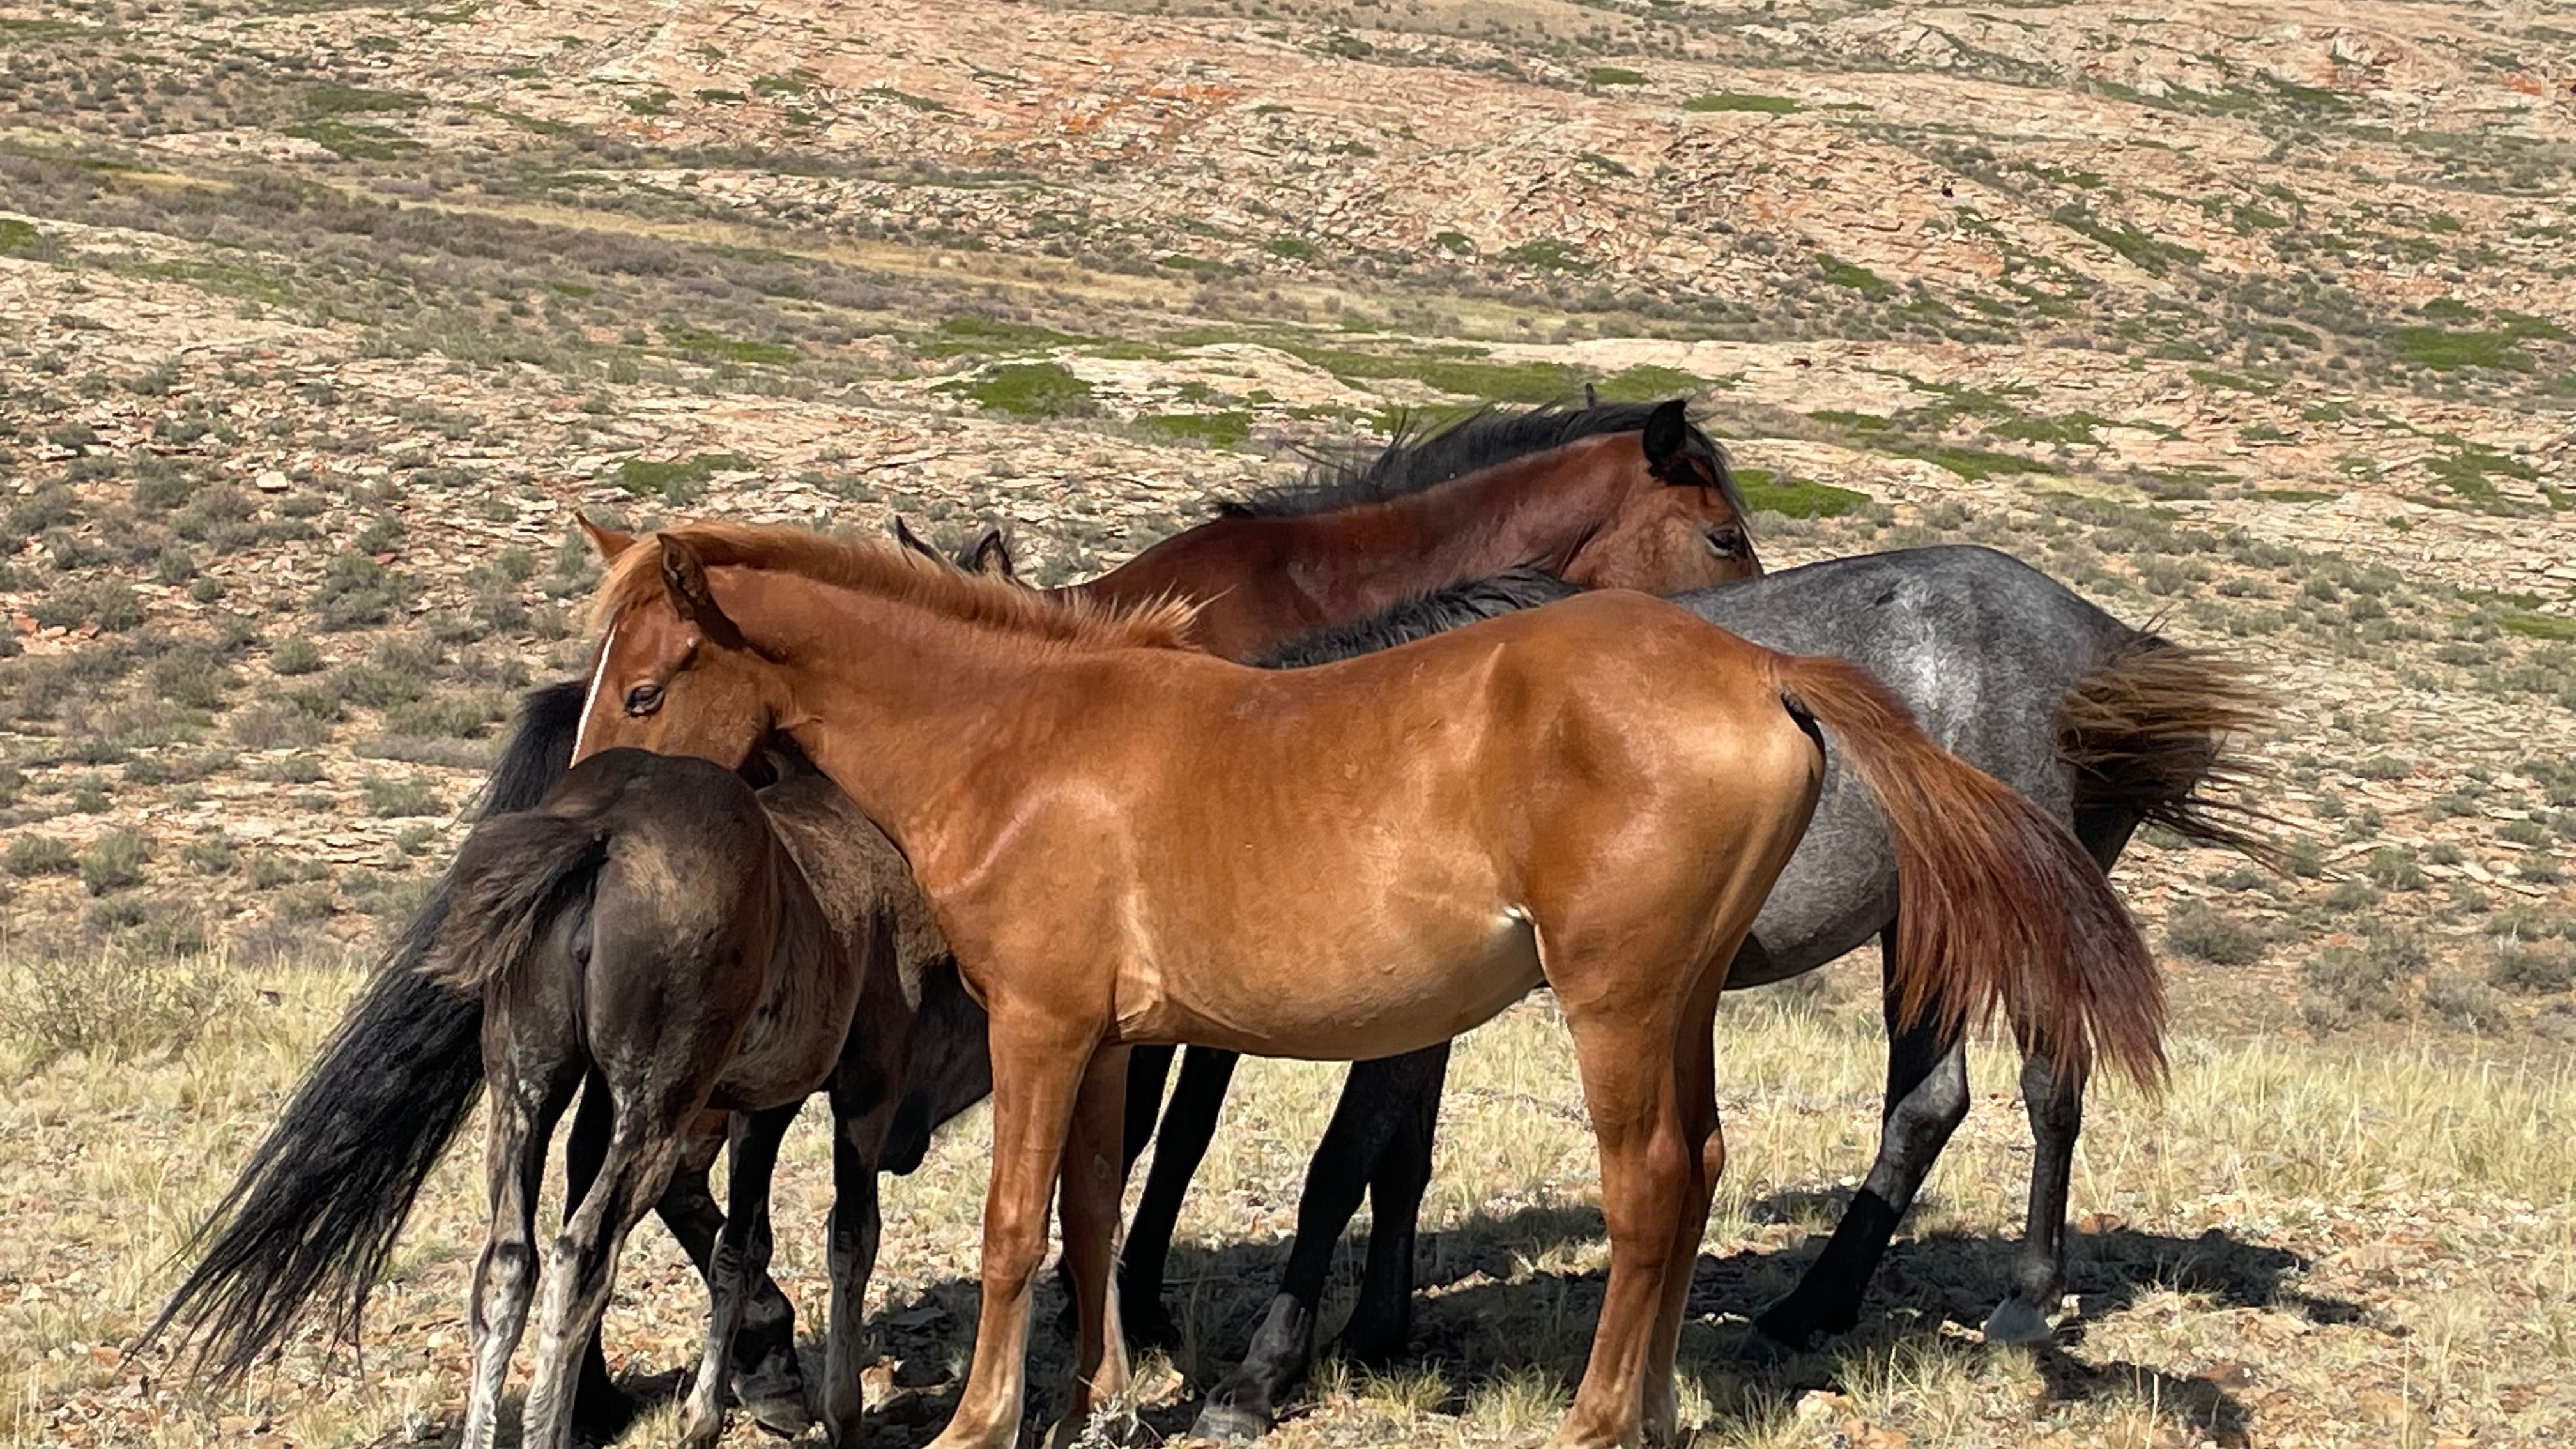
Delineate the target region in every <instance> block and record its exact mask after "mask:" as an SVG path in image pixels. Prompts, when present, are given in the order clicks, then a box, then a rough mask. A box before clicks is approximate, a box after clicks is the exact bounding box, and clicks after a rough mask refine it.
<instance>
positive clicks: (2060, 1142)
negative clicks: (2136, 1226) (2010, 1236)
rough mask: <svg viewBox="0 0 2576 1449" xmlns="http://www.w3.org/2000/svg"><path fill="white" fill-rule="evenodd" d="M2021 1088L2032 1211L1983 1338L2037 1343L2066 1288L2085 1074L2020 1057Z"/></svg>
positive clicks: (2046, 1338)
mask: <svg viewBox="0 0 2576 1449" xmlns="http://www.w3.org/2000/svg"><path fill="white" fill-rule="evenodd" d="M2021 1095H2022V1102H2023V1104H2024V1105H2025V1106H2026V1107H2027V1108H2028V1109H2029V1111H2030V1135H2031V1142H2032V1145H2033V1146H2034V1147H2035V1149H2036V1151H2034V1153H2033V1154H2032V1157H2031V1164H2030V1216H2029V1217H2028V1219H2027V1220H2026V1221H2025V1223H2024V1225H2023V1228H2022V1238H2021V1248H2020V1250H2019V1251H2018V1252H2017V1253H2015V1254H2014V1256H2013V1291H2012V1295H2011V1296H2010V1297H2008V1298H2006V1299H2004V1301H2003V1302H2001V1303H1999V1304H1997V1305H1995V1311H1994V1312H1993V1313H1992V1314H1990V1315H1988V1317H1987V1319H1986V1342H1988V1343H2003V1344H2023V1345H2028V1344H2040V1343H2046V1342H2048V1341H2049V1340H2050V1338H2051V1337H2053V1330H2051V1329H2050V1327H2049V1324H2048V1316H2049V1314H2050V1313H2052V1312H2054V1311H2056V1308H2057V1300H2058V1295H2060V1294H2062V1293H2064V1292H2065V1291H2066V1191H2067V1186H2068V1179H2069V1178H2071V1177H2072V1176H2073V1175H2074V1171H2075V1139H2076V1135H2077V1134H2078V1133H2079V1132H2081V1131H2082V1130H2083V1126H2084V1082H2083V1079H2082V1078H2080V1077H2079V1078H2077V1079H2075V1080H2073V1081H2070V1082H2064V1083H2061V1082H2059V1081H2058V1080H2057V1077H2056V1074H2055V1073H2053V1072H2051V1071H2050V1070H2049V1067H2048V1059H2047V1058H2046V1057H2045V1056H2033V1057H2030V1058H2028V1059H2027V1060H2025V1061H2024V1062H2023V1063H2022V1067H2021Z"/></svg>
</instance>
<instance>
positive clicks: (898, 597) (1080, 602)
mask: <svg viewBox="0 0 2576 1449" xmlns="http://www.w3.org/2000/svg"><path fill="white" fill-rule="evenodd" d="M657 536H664V537H669V538H673V539H677V540H678V541H680V542H682V543H685V544H687V545H688V546H689V547H690V549H692V550H693V551H695V552H696V554H697V556H698V558H699V560H700V561H701V562H702V563H704V564H705V565H706V566H707V567H708V568H711V569H715V568H752V569H763V570H767V571H770V572H773V573H783V574H793V575H795V576H796V577H798V578H802V579H807V580H810V581H812V582H814V583H817V584H821V585H823V586H825V587H826V588H836V589H850V590H854V591H856V592H859V593H863V594H872V595H875V596H876V597H878V598H883V599H891V600H894V601H895V602H898V603H902V604H908V605H911V606H912V607H914V608H918V609H923V610H926V611H928V612H930V613H934V614H941V615H944V616H946V617H948V618H951V619H956V620H960V621H963V622H966V623H971V624H982V625H986V626H988V627H991V628H994V629H997V630H1001V631H1005V632H1009V633H1015V634H1021V635H1027V636H1032V637H1035V638H1039V639H1044V640H1047V641H1050V642H1053V643H1059V644H1070V645H1074V646H1076V647H1079V648H1084V649H1189V648H1193V647H1194V646H1193V645H1192V644H1191V643H1190V638H1189V633H1190V621H1191V620H1192V619H1193V618H1194V617H1196V615H1197V614H1198V605H1197V604H1195V603H1193V602H1191V601H1189V600H1187V599H1180V598H1158V599H1150V600H1147V601H1146V602H1144V603H1141V604H1133V605H1125V606H1120V605H1113V604H1102V603H1096V602H1094V601H1092V600H1090V599H1088V598H1085V597H1083V596H1081V595H1078V594H1051V593H1048V592H1045V591H1041V590H1037V589H1028V588H1023V587H1021V586H1020V585H1018V584H1016V583H1013V582H1011V581H1009V580H1007V579H994V578H987V577H984V576H982V575H978V574H969V573H963V572H960V571H959V570H956V569H953V568H948V567H945V566H942V565H939V564H935V563H932V562H930V561H928V560H925V559H921V558H919V557H917V556H916V555H914V554H913V553H911V552H910V551H908V550H905V549H899V548H895V547H893V546H891V545H888V544H881V543H877V542H874V541H872V540H861V539H846V538H834V537H832V536H830V535H828V534H822V533H815V532H813V531H811V530H808V529H802V528H788V527H783V526H780V525H775V524H752V523H716V522H702V523H684V524H680V525H678V526H677V527H673V528H666V529H663V530H661V532H660V534H659V535H650V534H648V535H646V536H645V537H644V538H641V539H638V540H637V541H636V546H635V547H632V548H629V549H627V550H626V551H625V552H624V553H621V554H619V555H618V556H617V559H616V561H615V562H613V563H611V564H610V565H609V566H608V577H607V578H606V579H605V580H604V581H603V582H602V583H601V584H600V586H599V595H598V598H597V601H596V602H595V603H594V604H593V606H592V613H591V622H592V628H593V629H594V631H596V632H599V633H601V634H603V635H604V634H605V633H606V631H607V628H608V626H609V625H611V624H613V623H615V622H616V620H617V618H618V617H619V616H620V615H622V614H624V613H625V612H626V611H627V610H628V609H630V608H633V607H634V606H636V605H638V604H641V603H645V602H647V601H649V600H652V599H655V598H659V597H660V596H661V594H662V591H663V583H662V573H661V550H660V549H659V548H656V547H648V546H646V545H648V544H650V543H651V542H652V540H653V538H655V537H657Z"/></svg>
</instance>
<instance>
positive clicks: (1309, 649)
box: [1255, 569, 1583, 669]
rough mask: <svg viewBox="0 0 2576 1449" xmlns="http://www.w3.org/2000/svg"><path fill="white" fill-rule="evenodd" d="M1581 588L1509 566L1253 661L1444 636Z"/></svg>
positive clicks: (1317, 660) (1309, 661)
mask: <svg viewBox="0 0 2576 1449" xmlns="http://www.w3.org/2000/svg"><path fill="white" fill-rule="evenodd" d="M1582 592H1583V591H1582V590H1581V589H1578V588H1576V587H1575V586H1574V585H1572V584H1569V583H1567V582H1565V581H1564V580H1563V579H1560V578H1557V577H1555V576H1553V575H1551V574H1544V573H1541V572H1539V571H1538V570H1537V569H1513V570H1512V571H1511V572H1509V573H1501V574H1496V575H1494V576H1493V577H1492V578H1489V579H1476V580H1473V581H1471V582H1468V583H1463V584H1452V585H1450V586H1449V587H1448V588H1445V589H1440V590H1436V591H1434V592H1432V593H1428V594H1423V595H1420V596H1418V597H1416V598H1411V599H1407V600H1405V601H1404V602H1403V603H1401V604H1396V605H1394V606H1392V607H1390V608H1387V609H1384V610H1381V611H1380V612H1378V613H1376V614H1374V615H1371V616H1370V617H1368V618H1366V619H1362V620H1360V621H1359V622H1358V623H1356V624H1344V625H1342V626H1341V627H1340V628H1337V629H1318V630H1316V631H1315V632H1314V633H1312V634H1306V635H1301V636H1299V637H1298V638H1295V639H1292V640H1290V641H1289V642H1287V643H1286V644H1283V645H1281V646H1279V648H1277V649H1276V650H1274V651H1272V652H1271V653H1269V654H1266V655H1264V656H1262V657H1261V658H1260V659H1259V660H1256V661H1255V662H1256V663H1258V664H1259V665H1260V666H1261V667H1262V668H1264V669H1305V668H1308V667H1310V666H1313V665H1317V664H1331V663H1333V662H1334V661H1336V660H1340V659H1354V658H1357V657H1358V656H1360V655H1362V654H1375V653H1376V652H1378V651H1379V650H1381V649H1392V648H1394V647H1395V646H1396V645H1398V644H1410V643H1412V642H1413V641H1414V640H1416V639H1427V638H1430V637H1431V636H1432V635H1434V634H1446V633H1448V632H1449V631H1450V630H1452V629H1460V628H1464V627H1466V626H1467V625H1469V624H1473V623H1475V622H1477V621H1478V620H1480V619H1491V618H1493V617H1495V616H1496V615H1500V614H1516V613H1519V612H1520V611H1521V610H1523V609H1535V608H1537V607H1538V606H1539V605H1541V604H1553V603H1555V602H1556V601H1557V600H1559V599H1570V598H1572V597H1574V596H1575V595H1576V594H1579V593H1582Z"/></svg>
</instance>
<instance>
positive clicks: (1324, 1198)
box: [1155, 1042, 1449, 1439]
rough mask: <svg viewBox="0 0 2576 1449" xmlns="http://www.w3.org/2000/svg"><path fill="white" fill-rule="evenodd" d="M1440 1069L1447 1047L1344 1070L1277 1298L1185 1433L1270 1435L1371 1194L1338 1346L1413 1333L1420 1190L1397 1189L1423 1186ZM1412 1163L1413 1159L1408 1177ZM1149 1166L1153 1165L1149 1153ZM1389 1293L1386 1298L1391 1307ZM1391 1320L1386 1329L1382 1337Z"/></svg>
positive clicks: (1443, 1070) (1373, 1344) (1310, 1350)
mask: <svg viewBox="0 0 2576 1449" xmlns="http://www.w3.org/2000/svg"><path fill="white" fill-rule="evenodd" d="M1448 1064H1449V1044H1448V1043H1446V1042H1443V1043H1441V1044H1440V1045H1438V1046H1436V1047H1425V1048H1424V1049H1422V1050H1421V1051H1418V1052H1407V1053H1405V1054H1404V1055H1402V1056H1398V1057H1383V1058H1380V1059H1378V1060H1376V1061H1367V1062H1355V1063H1353V1064H1352V1066H1351V1070H1350V1075H1349V1076H1348V1077H1346V1078H1345V1079H1344V1080H1343V1082H1342V1096H1341V1100H1340V1101H1339V1102H1337V1103H1335V1104H1334V1107H1333V1120H1332V1122H1331V1124H1330V1125H1328V1126H1327V1127H1325V1129H1324V1138H1323V1140H1322V1141H1321V1142H1319V1143H1317V1144H1316V1145H1315V1155H1314V1157H1313V1158H1312V1159H1311V1160H1310V1161H1309V1162H1308V1163H1307V1164H1306V1187H1305V1190H1304V1191H1303V1192H1301V1193H1300V1194H1299V1195H1298V1198H1297V1236H1296V1239H1295V1240H1294V1241H1293V1242H1292V1243H1290V1245H1289V1248H1288V1266H1287V1270H1286V1271H1285V1272H1283V1273H1282V1274H1281V1275H1280V1280H1279V1292H1278V1295H1277V1296H1276V1297H1274V1298H1272V1299H1271V1300H1270V1306H1269V1308H1268V1309H1266V1310H1264V1312H1263V1313H1262V1317H1261V1326H1260V1327H1259V1328H1257V1329H1255V1330H1253V1334H1252V1344H1251V1346H1250V1347H1248V1348H1246V1349H1245V1350H1244V1354H1243V1362H1242V1363H1240V1364H1238V1365H1236V1367H1235V1370H1234V1372H1232V1373H1230V1374H1228V1375H1226V1376H1225V1379H1224V1380H1223V1381H1222V1382H1220V1383H1219V1384H1218V1385H1217V1386H1216V1387H1215V1388H1214V1389H1211V1390H1209V1391H1208V1399H1207V1404H1206V1405H1205V1406H1204V1407H1203V1408H1201V1409H1200V1410H1199V1416H1198V1422H1197V1423H1195V1424H1193V1425H1192V1426H1191V1427H1190V1433H1191V1434H1192V1435H1193V1436H1194V1437H1197V1438H1202V1439H1257V1438H1259V1437H1260V1436H1262V1435H1264V1434H1267V1433H1269V1432H1270V1429H1271V1426H1272V1424H1273V1423H1274V1422H1276V1420H1277V1418H1278V1415H1279V1401H1280V1400H1281V1399H1283V1398H1285V1397H1287V1395H1288V1392H1289V1390H1291V1389H1293V1388H1295V1387H1296V1386H1297V1385H1298V1383H1299V1382H1301V1381H1302V1380H1304V1378H1305V1377H1306V1371H1307V1369H1308V1368H1309V1367H1311V1366H1312V1364H1313V1362H1314V1356H1315V1311H1316V1309H1317V1307H1318V1306H1319V1305H1320V1304H1321V1303H1322V1302H1323V1298H1324V1283H1325V1280H1326V1278H1327V1277H1329V1276H1330V1274H1331V1271H1332V1266H1333V1251H1334V1249H1335V1248H1337V1247H1338V1246H1339V1245H1340V1243H1341V1238H1342V1231H1343V1229H1345V1228H1348V1227H1349V1226H1350V1225H1351V1217H1352V1215H1353V1214H1355V1213H1357V1212H1358V1211H1359V1209H1360V1196H1361V1194H1362V1193H1363V1192H1367V1193H1371V1194H1374V1195H1375V1197H1376V1213H1375V1215H1374V1221H1373V1223H1372V1226H1371V1230H1370V1233H1369V1271H1368V1272H1367V1274H1366V1275H1364V1277H1363V1280H1362V1284H1361V1289H1360V1301H1359V1303H1358V1305H1357V1306H1356V1307H1354V1308H1353V1309H1352V1311H1351V1324H1350V1327H1349V1328H1346V1329H1345V1330H1344V1332H1343V1335H1342V1337H1343V1343H1344V1345H1345V1346H1346V1347H1347V1346H1349V1345H1350V1344H1351V1342H1352V1340H1353V1338H1354V1337H1355V1336H1356V1337H1358V1338H1359V1339H1360V1341H1361V1342H1362V1343H1363V1344H1364V1345H1366V1346H1367V1347H1370V1348H1378V1347H1382V1346H1388V1343H1389V1340H1390V1339H1391V1340H1392V1344H1391V1347H1390V1348H1389V1351H1390V1352H1392V1351H1395V1350H1401V1348H1402V1347H1403V1343H1404V1339H1405V1338H1406V1337H1407V1335H1408V1332H1409V1330H1410V1327H1411V1323H1410V1318H1409V1304H1410V1295H1411V1293H1412V1289H1413V1284H1412V1267H1413V1225H1414V1221H1415V1218H1416V1216H1417V1215H1418V1212H1419V1209H1420V1207H1421V1204H1422V1192H1421V1188H1420V1186H1415V1187H1414V1188H1413V1189H1412V1191H1411V1193H1410V1195H1409V1196H1408V1195H1407V1194H1406V1192H1405V1191H1404V1190H1403V1184H1404V1183H1405V1182H1407V1181H1409V1180H1416V1179H1418V1180H1419V1181H1420V1182H1422V1183H1427V1182H1428V1181H1429V1177H1430V1168H1431V1148H1430V1135H1429V1132H1428V1119H1429V1118H1432V1117H1437V1116H1438V1115H1439V1111H1440V1086H1441V1083H1442V1081H1443V1080H1444V1079H1445V1078H1446V1076H1447V1073H1448ZM1416 1127H1422V1128H1423V1129H1424V1130H1423V1131H1422V1132H1421V1133H1420V1134H1419V1146H1418V1148H1417V1146H1416V1143H1415V1141H1414V1140H1413V1139H1414V1138H1415V1136H1416V1134H1415V1131H1414V1129H1415V1128H1416ZM1414 1158H1418V1159H1419V1166H1418V1170H1417V1168H1416V1164H1415V1162H1414V1161H1413V1160H1412V1159H1414ZM1397 1159H1405V1160H1403V1161H1398V1160H1397ZM1155 1160H1156V1161H1157V1162H1158V1163H1159V1162H1160V1161H1161V1158H1160V1155H1159V1154H1158V1155H1157V1157H1156V1159H1155ZM1372 1174H1374V1176H1373V1175H1372ZM1390 1184H1393V1186H1390ZM1398 1217H1400V1218H1401V1220H1402V1228H1401V1233H1400V1235H1401V1238H1402V1244H1401V1246H1400V1247H1399V1246H1397V1245H1396V1243H1395V1242H1394V1241H1393V1237H1394V1236H1395V1233H1394V1232H1393V1231H1392V1230H1391V1224H1392V1223H1393V1221H1394V1219H1396V1218H1398ZM1391 1280H1392V1281H1391ZM1390 1297H1392V1298H1393V1299H1394V1300H1396V1301H1394V1302H1393V1303H1391V1304H1390V1303H1389V1302H1388V1301H1387V1300H1388V1299H1389V1298H1390ZM1390 1321H1392V1322H1393V1324H1394V1325H1395V1326H1394V1328H1393V1331H1392V1332H1391V1333H1390V1332H1389V1329H1388V1325H1389V1323H1390Z"/></svg>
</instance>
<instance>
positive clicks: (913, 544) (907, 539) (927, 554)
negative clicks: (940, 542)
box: [894, 513, 939, 559]
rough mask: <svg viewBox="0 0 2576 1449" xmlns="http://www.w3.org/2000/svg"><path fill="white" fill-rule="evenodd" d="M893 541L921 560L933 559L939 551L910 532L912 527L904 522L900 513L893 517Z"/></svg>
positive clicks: (918, 535)
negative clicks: (918, 556) (920, 557)
mask: <svg viewBox="0 0 2576 1449" xmlns="http://www.w3.org/2000/svg"><path fill="white" fill-rule="evenodd" d="M894 541H895V542H896V543H898V544H901V545H902V546H903V547H905V548H908V549H910V550H912V551H913V552H914V553H917V554H920V555H921V556H922V557H923V558H931V559H935V558H938V557H939V550H937V549H935V548H932V547H931V546H930V545H929V544H927V543H924V542H923V541H922V538H921V535H920V534H917V533H915V532H913V531H912V525H911V524H909V523H906V522H904V521H903V515H902V514H900V513H898V514H896V515H895V516H894Z"/></svg>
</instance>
